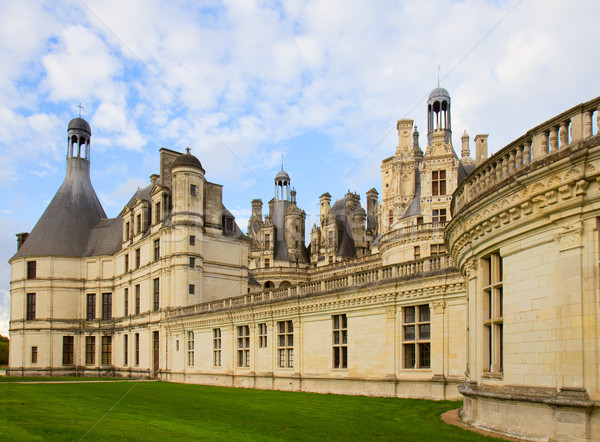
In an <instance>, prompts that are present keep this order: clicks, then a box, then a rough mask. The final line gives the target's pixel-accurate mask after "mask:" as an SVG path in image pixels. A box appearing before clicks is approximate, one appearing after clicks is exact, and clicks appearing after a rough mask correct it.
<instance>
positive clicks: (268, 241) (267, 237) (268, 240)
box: [265, 233, 271, 250]
mask: <svg viewBox="0 0 600 442" xmlns="http://www.w3.org/2000/svg"><path fill="white" fill-rule="evenodd" d="M270 248H271V235H270V234H269V233H265V250H269V249H270Z"/></svg>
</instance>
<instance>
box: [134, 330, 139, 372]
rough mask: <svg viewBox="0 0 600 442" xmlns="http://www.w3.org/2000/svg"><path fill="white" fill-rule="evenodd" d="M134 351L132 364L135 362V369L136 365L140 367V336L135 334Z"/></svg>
mask: <svg viewBox="0 0 600 442" xmlns="http://www.w3.org/2000/svg"><path fill="white" fill-rule="evenodd" d="M134 351H135V361H134V362H135V365H136V367H137V366H138V365H140V334H139V333H136V334H135V348H134Z"/></svg>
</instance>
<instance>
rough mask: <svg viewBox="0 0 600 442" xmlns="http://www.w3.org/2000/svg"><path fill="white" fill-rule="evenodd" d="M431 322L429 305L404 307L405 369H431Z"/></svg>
mask: <svg viewBox="0 0 600 442" xmlns="http://www.w3.org/2000/svg"><path fill="white" fill-rule="evenodd" d="M430 321H431V319H430V312H429V305H427V304H424V305H419V306H411V307H404V321H403V341H404V342H403V348H404V368H430V366H431V342H430V339H431V331H430V329H431V325H430Z"/></svg>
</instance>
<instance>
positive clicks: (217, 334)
mask: <svg viewBox="0 0 600 442" xmlns="http://www.w3.org/2000/svg"><path fill="white" fill-rule="evenodd" d="M213 365H214V366H215V367H220V366H221V329H220V328H213Z"/></svg>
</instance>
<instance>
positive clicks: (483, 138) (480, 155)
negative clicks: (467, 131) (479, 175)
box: [475, 134, 488, 166]
mask: <svg viewBox="0 0 600 442" xmlns="http://www.w3.org/2000/svg"><path fill="white" fill-rule="evenodd" d="M487 140H488V134H484V135H476V136H475V164H476V165H477V166H479V165H480V164H481V163H483V162H484V161H485V160H487V156H488V153H487V147H488V146H487Z"/></svg>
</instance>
